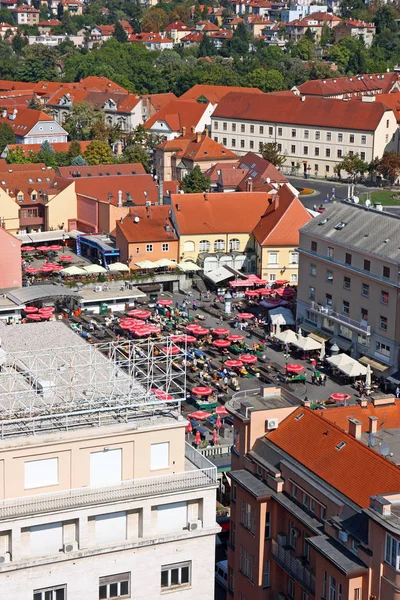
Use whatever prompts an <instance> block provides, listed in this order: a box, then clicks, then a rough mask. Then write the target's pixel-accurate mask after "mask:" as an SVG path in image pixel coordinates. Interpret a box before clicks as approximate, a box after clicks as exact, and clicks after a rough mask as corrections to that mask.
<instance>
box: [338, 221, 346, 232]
mask: <svg viewBox="0 0 400 600" xmlns="http://www.w3.org/2000/svg"><path fill="white" fill-rule="evenodd" d="M344 227H346V223H344V222H343V221H340V222H339V223H338V224H337V225H335V229H337V230H338V231H340V230H341V229H343V228H344Z"/></svg>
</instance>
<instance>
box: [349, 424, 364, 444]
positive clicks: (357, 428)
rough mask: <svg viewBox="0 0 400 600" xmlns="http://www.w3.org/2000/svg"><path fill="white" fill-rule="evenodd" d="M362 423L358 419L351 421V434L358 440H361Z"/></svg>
mask: <svg viewBox="0 0 400 600" xmlns="http://www.w3.org/2000/svg"><path fill="white" fill-rule="evenodd" d="M361 429H362V423H361V421H358V420H357V419H349V434H350V435H351V436H353V438H355V439H356V440H359V439H361Z"/></svg>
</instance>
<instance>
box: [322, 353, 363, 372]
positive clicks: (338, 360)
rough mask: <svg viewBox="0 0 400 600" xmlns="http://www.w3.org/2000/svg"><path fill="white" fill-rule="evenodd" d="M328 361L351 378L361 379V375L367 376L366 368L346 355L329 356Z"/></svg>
mask: <svg viewBox="0 0 400 600" xmlns="http://www.w3.org/2000/svg"><path fill="white" fill-rule="evenodd" d="M326 360H327V361H328V362H329V363H330V364H331V365H333V366H334V367H336V368H337V369H339V371H342V373H344V374H345V375H348V376H349V377H359V376H360V375H365V374H366V372H367V369H366V367H364V366H363V365H361V364H360V363H359V362H358V361H357V360H354V358H351V356H347V354H344V353H342V354H337V355H336V356H329V357H328V358H327V359H326Z"/></svg>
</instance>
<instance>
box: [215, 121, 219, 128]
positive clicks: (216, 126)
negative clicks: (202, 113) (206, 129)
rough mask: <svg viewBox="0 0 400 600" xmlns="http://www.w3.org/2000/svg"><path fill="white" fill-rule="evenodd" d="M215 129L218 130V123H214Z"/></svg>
mask: <svg viewBox="0 0 400 600" xmlns="http://www.w3.org/2000/svg"><path fill="white" fill-rule="evenodd" d="M214 129H218V121H214Z"/></svg>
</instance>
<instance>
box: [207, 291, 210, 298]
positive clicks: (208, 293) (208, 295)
mask: <svg viewBox="0 0 400 600" xmlns="http://www.w3.org/2000/svg"><path fill="white" fill-rule="evenodd" d="M210 293H211V292H210V290H207V298H209V297H210Z"/></svg>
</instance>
